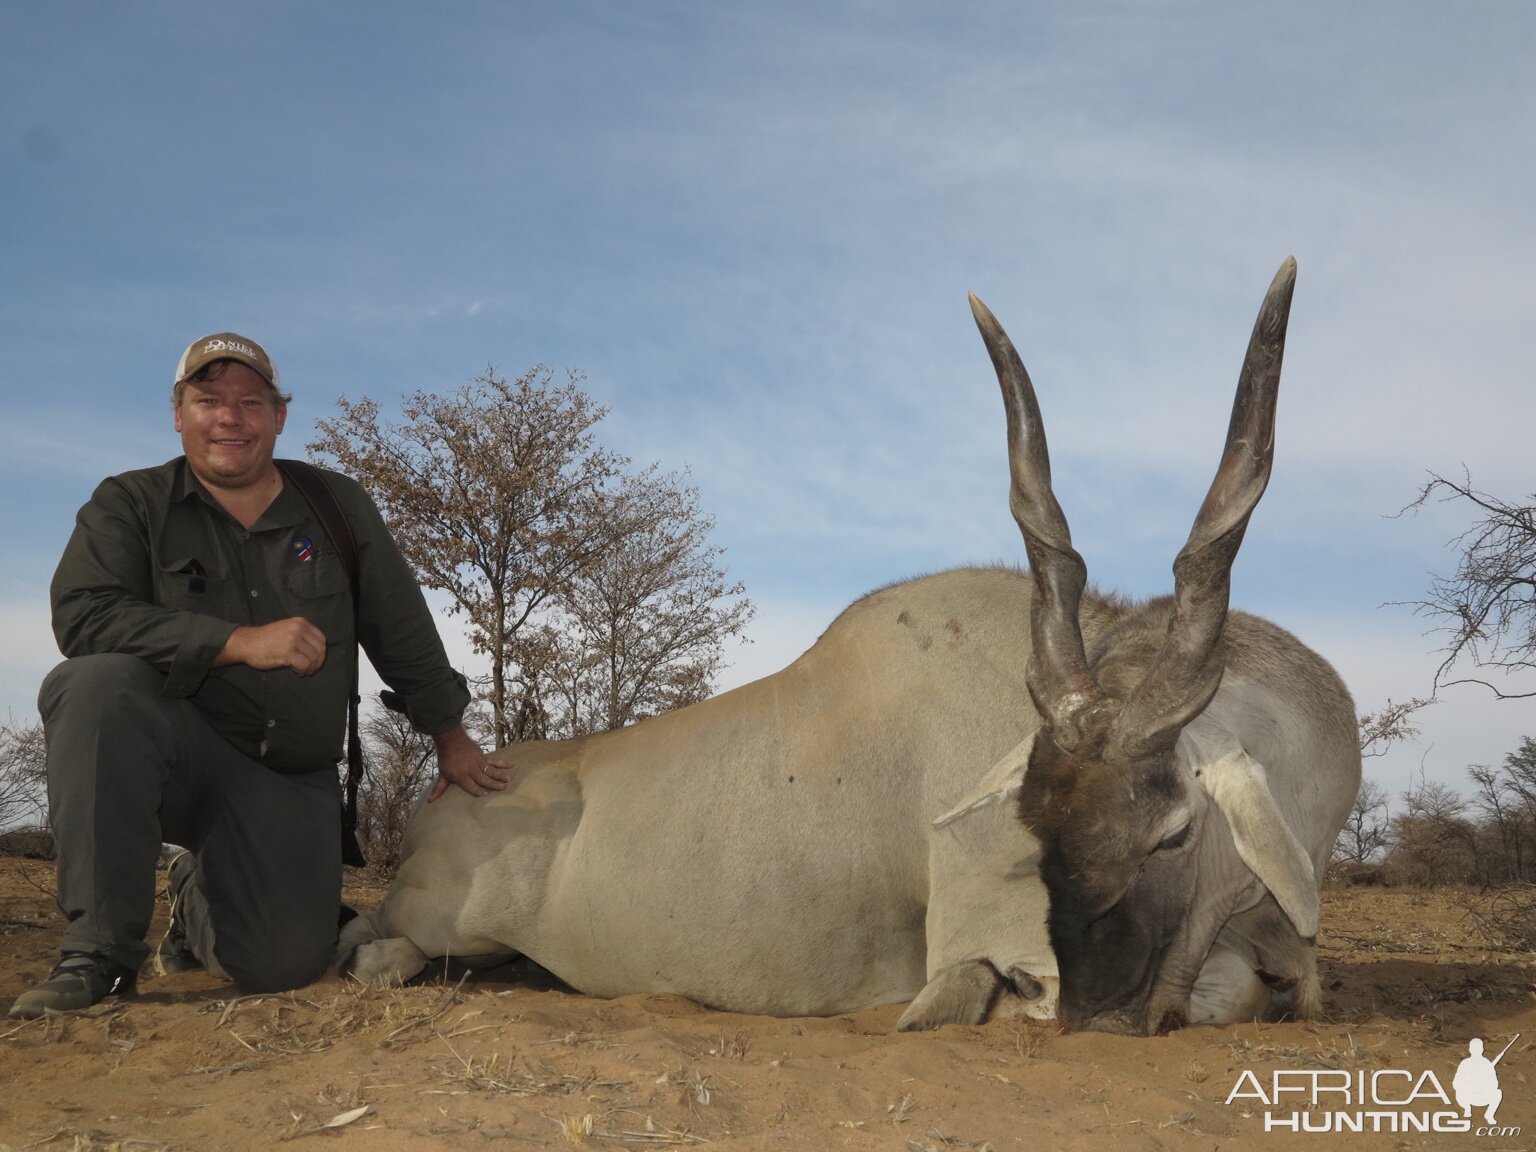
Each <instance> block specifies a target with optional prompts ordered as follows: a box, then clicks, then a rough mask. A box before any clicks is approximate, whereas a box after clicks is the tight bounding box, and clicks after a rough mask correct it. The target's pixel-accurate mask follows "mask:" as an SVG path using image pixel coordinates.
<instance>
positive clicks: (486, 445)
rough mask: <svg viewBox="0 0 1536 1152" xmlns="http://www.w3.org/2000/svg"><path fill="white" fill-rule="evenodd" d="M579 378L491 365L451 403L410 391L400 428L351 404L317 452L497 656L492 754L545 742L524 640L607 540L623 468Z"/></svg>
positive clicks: (328, 427) (477, 642)
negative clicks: (606, 515) (349, 480)
mask: <svg viewBox="0 0 1536 1152" xmlns="http://www.w3.org/2000/svg"><path fill="white" fill-rule="evenodd" d="M578 381H579V376H577V375H576V374H574V373H573V374H570V375H569V376H568V378H567V380H566V381H565V383H563V384H556V383H554V381H553V377H552V374H551V373H550V372H549V370H548V369H545V368H534V369H532V370H531V371H529V372H527V373H525V374H524V375H522V376H520V377H518V378H517V379H515V380H510V381H509V380H507V379H506V378H505V377H502V376H498V375H496V373H495V371H494V369H491V368H487V369H486V372H485V375H483V376H479V377H477V378H476V379H474V380H472V381H471V382H470V383H469V384H467V385H465V386H464V387H463V388H461V389H459V390H458V391H457V392H455V393H453V394H452V395H448V396H438V395H434V394H431V393H425V392H417V393H415V394H414V395H412V396H411V397H410V398H409V399H408V400H407V401H406V402H405V404H404V406H403V407H402V414H403V417H404V420H403V422H402V423H400V424H391V423H388V422H386V421H384V420H383V418H382V417H381V414H380V411H379V405H378V404H377V403H376V402H375V401H373V400H370V399H367V398H364V399H362V400H359V401H357V402H356V403H353V402H351V401H349V400H348V399H347V398H346V397H345V396H343V397H342V398H341V399H340V400H338V401H337V406H338V407H339V408H340V409H341V415H340V416H338V417H336V418H335V419H329V420H320V421H317V422H316V423H317V427H318V428H319V429H320V433H321V435H320V438H319V439H318V440H316V441H315V442H314V443H312V444H310V445H309V451H310V453H311V455H313V456H317V457H319V458H320V459H321V461H322V462H327V461H329V462H334V463H335V464H336V465H337V466H339V467H340V469H341V470H342V471H344V472H346V473H348V474H349V475H351V476H352V477H354V478H355V479H356V480H357V481H358V482H359V483H361V484H362V485H363V486H364V487H365V488H367V489H368V491H369V493H370V494H371V495H372V496H373V498H374V500H375V501H376V502H377V503H378V505H379V509H380V511H381V512H382V513H383V515H384V519H385V520H386V522H387V523H388V524H389V526H390V528H391V530H392V531H393V533H394V536H395V539H396V540H397V541H398V543H399V545H400V548H401V551H403V552H404V553H405V556H406V558H407V559H408V560H409V561H410V563H411V566H412V567H413V568H414V569H415V570H416V573H417V576H418V578H419V579H420V580H421V582H422V584H423V585H425V586H426V587H428V588H433V589H437V590H440V591H443V592H446V593H448V595H449V596H450V597H451V599H452V608H451V611H452V612H454V613H455V614H462V615H463V616H464V618H465V619H466V621H467V622H468V625H469V635H470V641H471V643H472V644H473V645H474V646H475V649H476V650H477V651H478V652H480V653H482V654H484V655H485V656H486V657H487V658H488V660H489V661H490V678H489V689H488V691H487V693H486V699H487V700H488V702H489V704H490V706H491V711H492V735H493V738H494V742H495V745H496V747H498V748H499V747H501V746H503V745H505V744H507V743H510V742H511V741H513V740H518V739H523V738H525V737H527V736H530V735H538V734H540V731H541V725H540V723H539V722H538V717H539V714H540V707H539V703H538V701H537V699H536V698H534V697H533V696H531V695H530V693H531V692H532V690H533V685H532V684H531V683H530V682H529V679H528V678H527V677H526V676H520V665H519V658H520V656H523V655H525V654H524V653H522V652H520V650H519V644H520V639H521V637H520V633H521V632H522V630H523V629H524V627H525V626H526V625H528V623H529V621H530V620H531V619H532V618H533V617H534V616H535V614H536V613H537V612H538V611H539V610H540V608H542V607H543V606H544V605H545V604H546V603H547V602H548V601H549V600H550V599H551V598H552V597H554V596H556V595H557V594H558V593H559V592H560V591H561V590H562V589H563V588H564V587H565V586H566V585H567V583H568V582H569V580H570V579H571V577H572V575H573V574H574V573H576V572H579V571H580V570H581V569H582V568H583V567H584V566H585V565H587V564H589V563H590V562H591V561H592V559H593V557H594V556H595V555H596V554H597V553H598V552H599V551H600V550H601V548H602V547H603V546H604V544H605V543H606V537H605V534H604V531H603V525H602V522H601V519H600V517H599V516H598V515H596V508H597V506H598V500H599V497H600V494H601V492H602V491H603V489H604V487H605V486H606V485H607V484H608V483H609V482H610V481H611V480H613V479H614V478H615V477H616V476H617V475H618V474H619V470H620V468H621V467H622V466H623V465H624V464H626V463H627V461H626V460H625V459H624V458H623V457H621V456H618V455H616V454H614V453H612V452H610V451H608V450H607V449H605V448H602V447H600V446H599V445H598V444H597V443H596V440H595V438H594V436H593V433H592V429H593V426H594V425H596V424H597V422H598V421H599V420H601V419H602V418H603V416H604V415H605V410H604V409H602V408H599V407H597V406H596V405H595V404H593V402H592V400H591V398H590V397H588V396H587V394H586V393H585V392H584V391H583V390H582V389H581V388H580V387H579V386H578Z"/></svg>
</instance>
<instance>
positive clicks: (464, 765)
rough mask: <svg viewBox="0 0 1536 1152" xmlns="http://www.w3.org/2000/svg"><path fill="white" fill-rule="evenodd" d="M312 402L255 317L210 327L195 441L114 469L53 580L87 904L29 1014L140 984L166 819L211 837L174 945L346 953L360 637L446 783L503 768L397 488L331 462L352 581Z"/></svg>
mask: <svg viewBox="0 0 1536 1152" xmlns="http://www.w3.org/2000/svg"><path fill="white" fill-rule="evenodd" d="M288 401H289V397H288V396H286V395H284V394H283V392H282V391H281V388H280V386H279V383H278V373H277V370H276V369H275V368H274V367H273V365H272V361H271V359H270V358H269V357H268V356H267V353H266V351H265V350H264V349H263V348H262V347H261V346H260V345H259V344H257V343H256V342H255V341H254V340H250V339H248V338H246V337H243V336H239V335H236V334H234V333H228V332H226V333H220V334H217V335H214V336H209V337H205V338H204V339H202V340H198V341H196V342H195V343H193V344H192V345H191V346H190V347H189V348H188V349H187V351H186V353H185V354H184V355H183V356H182V358H181V362H180V364H179V366H178V368H177V371H176V376H175V380H174V385H173V391H172V407H173V411H174V414H175V428H176V431H177V432H179V433H180V434H181V444H182V449H183V451H184V453H185V455H183V456H180V457H178V458H177V459H175V460H172V461H170V462H169V463H166V464H162V465H160V466H159V467H157V468H145V469H140V470H138V471H133V472H125V473H123V474H122V475H120V476H113V477H110V478H109V479H107V480H105V481H104V482H103V483H102V484H101V485H100V486H99V487H98V488H97V489H96V492H95V494H94V495H93V496H92V497H91V499H90V502H89V503H87V504H86V505H85V506H84V507H83V508H81V510H80V513H79V516H78V518H77V521H76V525H75V530H74V534H73V535H72V536H71V537H70V540H69V544H68V546H67V547H66V548H65V551H64V557H63V559H62V560H61V561H60V563H59V568H58V572H57V573H56V574H55V576H54V580H53V586H52V602H53V629H54V634H55V636H56V637H57V638H58V642H59V647H60V649H61V650H62V651H63V653H64V655H65V657H66V658H67V659H66V660H65V661H64V663H62V664H60V665H59V666H58V667H57V668H55V669H54V670H53V671H52V672H51V673H49V675H48V677H47V679H46V680H45V681H44V682H43V687H42V691H41V693H40V695H39V698H38V709H39V711H40V712H41V714H42V718H43V726H44V730H45V732H46V734H47V744H48V804H49V813H50V819H51V821H52V825H53V832H54V836H55V839H56V843H57V848H58V900H59V906H60V908H61V909H62V911H63V912H64V915H65V918H66V920H67V926H66V927H65V929H64V938H63V942H62V947H61V952H62V956H61V959H60V961H59V964H58V966H57V967H56V968H55V969H54V970H53V973H52V975H50V976H49V977H48V979H46V980H45V981H43V982H42V983H41V984H39V985H38V986H37V987H35V988H33V989H31V990H30V991H28V992H25V993H23V994H22V995H21V996H20V997H19V998H18V999H17V1001H16V1003H15V1005H14V1006H13V1007H12V1009H11V1012H12V1014H13V1015H17V1016H25V1017H32V1016H41V1015H42V1014H43V1013H45V1012H46V1011H48V1010H50V1009H52V1010H55V1011H70V1010H75V1009H80V1008H87V1007H89V1006H91V1005H92V1004H95V1003H97V1002H98V1001H100V1000H102V999H104V998H106V997H108V996H122V995H131V994H132V993H133V991H134V988H135V981H136V979H137V976H138V971H139V968H140V966H141V965H142V964H143V962H144V961H145V959H146V958H147V957H148V955H149V951H150V949H149V947H148V945H147V944H146V942H145V936H146V933H147V932H148V930H149V924H150V917H151V914H152V912H153V909H154V902H155V868H156V863H157V860H158V858H159V854H160V847H161V843H162V842H170V843H174V844H180V845H183V846H185V847H186V848H188V849H189V850H190V851H189V852H188V853H187V854H186V855H184V856H183V857H181V858H180V859H179V860H178V861H177V862H176V864H174V865H173V867H172V870H171V888H172V899H173V914H172V925H171V934H170V936H169V937H168V943H169V944H170V945H171V946H172V948H171V951H172V953H173V955H172V956H171V959H172V960H173V961H177V963H176V964H175V966H178V967H181V966H187V965H189V964H192V963H200V964H202V965H204V966H206V967H207V968H208V969H209V970H210V971H211V972H213V973H214V974H215V975H219V976H225V977H228V978H229V979H232V980H234V981H235V982H236V983H237V984H238V985H239V986H240V987H241V988H242V989H243V990H245V991H247V992H271V991H279V990H283V989H289V988H296V987H299V986H301V985H304V984H307V983H310V982H311V981H313V980H315V979H316V978H317V977H319V976H320V975H321V974H322V973H323V972H324V971H325V969H326V966H327V964H328V962H329V960H330V958H331V955H332V951H333V949H334V946H335V941H336V932H337V919H338V915H339V911H340V906H341V862H342V854H341V826H340V805H341V799H340V781H339V779H338V777H337V771H336V764H337V761H338V760H339V759H340V757H341V748H342V742H343V734H344V731H345V727H346V712H347V702H348V698H349V696H350V695H351V693H352V691H353V684H354V676H355V672H354V665H353V662H354V661H355V660H356V659H357V658H358V657H357V645H358V644H359V643H360V644H361V645H362V647H363V649H364V650H365V651H366V652H367V653H368V658H369V660H370V661H371V662H372V664H373V666H374V668H375V669H376V670H377V671H378V673H379V675H380V676H382V677H383V679H384V680H385V682H386V683H388V684H389V686H390V687H391V689H393V690H394V692H395V693H396V694H397V695H398V696H399V698H400V700H401V701H402V702H403V704H404V707H405V709H406V712H407V714H408V715H409V717H410V719H411V721H412V723H413V724H414V725H415V726H416V728H417V729H418V730H420V731H422V732H425V733H429V734H431V735H432V737H433V740H434V741H435V743H436V746H437V756H438V772H439V779H438V782H437V784H436V786H435V790H434V793H433V797H434V799H435V797H436V796H437V795H440V794H441V793H442V791H443V790H444V789H446V788H447V787H449V786H450V785H452V786H457V787H460V788H463V789H465V790H466V791H468V792H471V793H473V794H474V795H477V796H483V795H486V794H488V793H489V792H491V791H495V790H498V789H500V788H502V787H503V786H504V778H503V775H502V773H501V771H500V770H499V769H497V768H495V767H493V766H491V765H489V764H487V763H486V760H485V756H484V754H483V752H482V750H481V749H480V748H479V747H478V746H477V745H476V744H475V742H474V741H473V740H472V739H471V738H470V737H469V735H468V734H467V733H466V732H465V730H464V726H463V724H462V717H463V713H464V709H465V707H466V705H467V704H468V703H469V692H468V689H467V687H466V685H465V682H464V678H463V677H462V676H460V675H459V674H458V673H457V672H455V671H454V670H453V668H452V667H451V666H450V665H449V663H448V659H447V656H446V655H445V653H444V651H443V645H442V642H441V640H440V639H439V637H438V634H437V629H436V626H435V624H434V623H433V620H432V617H431V614H430V613H429V611H428V609H427V606H426V602H425V600H424V599H423V597H422V594H421V590H420V588H419V587H418V586H417V584H416V580H415V578H414V576H413V575H412V573H411V570H410V567H409V565H408V564H407V563H406V561H405V559H404V557H403V556H402V555H401V554H400V551H399V549H398V548H397V547H396V546H395V543H394V541H393V540H392V539H391V538H390V535H389V532H388V530H387V529H386V528H385V526H384V522H383V520H382V519H381V518H380V516H379V513H378V510H377V509H376V508H375V507H374V504H373V502H372V500H370V499H369V497H368V496H367V494H366V493H365V492H364V491H363V489H362V488H361V487H360V486H359V485H358V484H356V483H355V482H353V481H351V480H349V479H347V478H346V477H344V476H340V475H337V474H335V473H329V472H327V473H325V474H324V475H323V480H324V483H325V486H326V487H328V488H329V489H330V490H331V492H332V494H333V496H334V498H335V500H336V502H337V503H338V504H339V505H340V509H341V511H342V513H343V514H344V516H345V518H346V521H347V522H348V524H349V526H350V529H351V534H352V536H353V538H354V541H355V555H356V559H357V569H358V585H357V587H358V592H357V602H356V603H355V604H354V603H353V594H352V589H351V584H350V581H349V577H348V574H347V571H346V569H345V567H344V565H343V562H342V560H341V553H340V552H339V551H338V548H337V545H336V542H335V541H333V540H332V539H331V538H330V535H329V534H328V533H327V531H326V529H325V526H324V523H323V521H322V519H321V517H320V515H319V514H317V512H316V511H315V509H314V508H313V507H312V506H311V505H310V503H309V501H308V500H307V499H306V497H305V496H304V495H303V494H302V493H301V491H300V490H299V489H298V488H296V487H295V485H294V483H293V482H292V481H291V480H288V479H286V478H285V475H284V472H283V470H282V469H281V468H280V467H279V465H278V463H277V462H276V461H274V458H273V449H274V447H275V444H276V441H277V437H278V435H279V434H280V433H281V432H282V430H283V423H284V421H285V419H286V417H287V411H288V408H287V406H288ZM333 522H334V521H333ZM162 947H165V945H162Z"/></svg>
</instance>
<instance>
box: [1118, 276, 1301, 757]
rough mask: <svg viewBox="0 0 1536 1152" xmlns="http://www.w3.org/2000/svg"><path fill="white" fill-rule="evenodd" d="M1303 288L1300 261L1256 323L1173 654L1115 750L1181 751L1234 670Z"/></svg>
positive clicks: (1202, 518) (1142, 691) (1160, 663)
mask: <svg viewBox="0 0 1536 1152" xmlns="http://www.w3.org/2000/svg"><path fill="white" fill-rule="evenodd" d="M1295 287H1296V261H1295V259H1294V258H1293V257H1289V256H1288V257H1286V259H1285V263H1283V264H1281V265H1280V271H1278V272H1277V273H1275V278H1274V281H1273V282H1272V283H1271V284H1270V286H1269V292H1268V293H1267V294H1266V295H1265V297H1264V304H1263V307H1261V308H1260V309H1259V317H1258V319H1257V320H1256V321H1255V322H1254V325H1253V335H1252V337H1250V339H1249V341H1248V354H1247V356H1246V357H1245V358H1244V360H1243V371H1242V374H1241V376H1239V378H1238V384H1237V396H1236V398H1235V399H1234V400H1233V403H1232V420H1231V423H1230V424H1229V425H1228V426H1227V444H1226V448H1225V449H1224V450H1223V452H1222V457H1221V465H1220V467H1219V468H1217V470H1216V478H1215V479H1214V480H1213V481H1212V482H1211V488H1210V491H1209V492H1208V493H1206V497H1205V503H1204V504H1202V505H1201V506H1200V513H1199V515H1197V516H1196V517H1195V523H1194V527H1193V528H1191V529H1190V533H1189V540H1188V541H1187V542H1186V543H1185V545H1184V547H1183V548H1182V549H1181V550H1180V551H1179V555H1178V557H1177V558H1176V559H1175V560H1174V562H1173V600H1174V608H1173V616H1172V618H1171V619H1170V620H1169V623H1168V632H1167V635H1166V637H1165V638H1164V640H1163V646H1162V649H1161V651H1160V652H1159V653H1158V656H1157V658H1156V659H1155V660H1154V661H1153V663H1152V667H1151V668H1150V669H1149V670H1148V672H1147V673H1146V675H1145V676H1144V677H1143V678H1142V680H1141V682H1140V683H1139V684H1138V685H1137V686H1136V688H1135V689H1134V690H1133V691H1132V692H1131V695H1130V697H1129V698H1128V699H1127V700H1126V703H1125V706H1124V708H1123V709H1121V711H1120V714H1119V715H1118V716H1117V717H1116V718H1115V721H1114V724H1113V726H1112V727H1111V730H1110V746H1111V747H1112V748H1114V749H1116V750H1117V751H1118V752H1119V753H1120V754H1121V755H1124V756H1127V757H1135V756H1138V755H1142V754H1145V753H1148V752H1151V751H1153V750H1155V749H1158V748H1161V747H1164V746H1168V745H1171V744H1172V742H1173V741H1174V740H1176V739H1177V738H1178V734H1179V732H1180V731H1181V730H1182V729H1183V727H1184V725H1186V724H1188V723H1189V722H1190V721H1191V720H1193V719H1194V718H1195V717H1196V716H1198V715H1199V714H1200V712H1201V711H1202V710H1203V709H1204V708H1205V706H1206V705H1207V704H1209V703H1210V702H1211V697H1212V696H1214V695H1215V694H1216V689H1217V688H1219V687H1220V686H1221V674H1222V669H1223V667H1224V664H1225V660H1224V657H1223V653H1222V646H1221V634H1222V628H1223V626H1224V625H1225V623H1226V619H1227V602H1228V597H1229V595H1230V592H1231V577H1232V562H1233V560H1235V559H1236V557H1237V550H1238V548H1239V546H1240V545H1241V544H1242V542H1243V532H1244V530H1245V529H1246V528H1247V527H1248V518H1249V516H1251V515H1252V513H1253V509H1254V507H1255V506H1256V505H1257V504H1258V502H1259V497H1261V496H1263V495H1264V489H1265V486H1266V485H1268V483H1269V473H1270V466H1271V465H1272V463H1273V461H1274V449H1275V402H1276V398H1277V396H1278V394H1279V388H1280V364H1281V361H1282V359H1283V358H1284V355H1285V330H1286V324H1287V321H1288V320H1289V318H1290V312H1291V294H1292V292H1293V291H1294V289H1295Z"/></svg>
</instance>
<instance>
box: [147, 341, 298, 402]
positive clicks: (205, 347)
mask: <svg viewBox="0 0 1536 1152" xmlns="http://www.w3.org/2000/svg"><path fill="white" fill-rule="evenodd" d="M215 360H234V361H237V362H239V363H241V364H244V365H245V366H246V367H247V368H250V369H251V370H252V371H254V372H255V373H256V374H257V375H259V376H260V377H261V378H262V379H263V380H265V381H266V382H267V383H268V384H270V385H272V387H273V388H275V389H277V391H279V392H281V391H282V385H281V384H279V383H278V378H277V365H276V364H274V363H272V357H270V356H268V355H267V350H266V349H265V348H263V347H262V346H261V345H260V344H258V343H256V341H254V340H252V339H251V338H250V337H248V336H241V335H239V334H238V333H236V332H215V333H214V334H213V335H212V336H204V337H203V338H202V339H200V340H194V341H192V343H191V344H189V345H187V350H186V351H185V352H183V353H182V354H181V363H180V364H178V365H176V379H175V380H173V381H171V383H172V384H180V383H181V382H182V381H183V380H185V379H186V378H187V377H188V376H191V375H192V374H193V373H195V372H196V371H197V370H198V369H200V368H202V367H204V366H205V365H208V364H212V363H213V362H214V361H215Z"/></svg>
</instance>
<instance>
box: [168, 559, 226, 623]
mask: <svg viewBox="0 0 1536 1152" xmlns="http://www.w3.org/2000/svg"><path fill="white" fill-rule="evenodd" d="M223 588H224V583H223V579H222V577H221V576H220V575H218V574H216V573H210V572H209V571H208V566H207V565H205V564H203V563H202V562H201V561H200V560H198V559H197V558H196V557H194V556H182V557H178V558H177V559H174V560H167V561H166V562H165V563H164V564H162V565H160V570H159V571H158V572H156V573H155V601H156V603H158V604H160V605H162V606H163V607H166V608H174V609H177V610H180V611H185V612H201V613H204V614H206V615H217V612H216V611H215V606H216V605H220V604H222V603H223Z"/></svg>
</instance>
